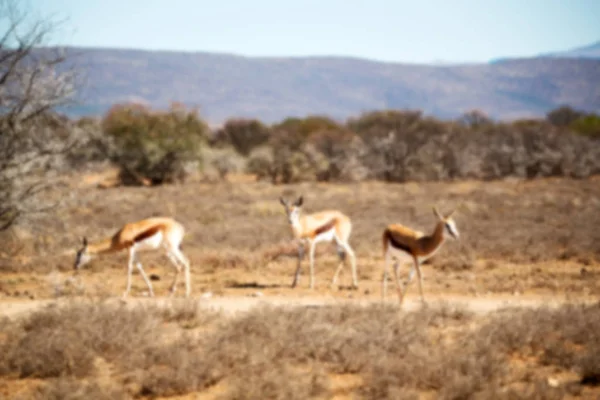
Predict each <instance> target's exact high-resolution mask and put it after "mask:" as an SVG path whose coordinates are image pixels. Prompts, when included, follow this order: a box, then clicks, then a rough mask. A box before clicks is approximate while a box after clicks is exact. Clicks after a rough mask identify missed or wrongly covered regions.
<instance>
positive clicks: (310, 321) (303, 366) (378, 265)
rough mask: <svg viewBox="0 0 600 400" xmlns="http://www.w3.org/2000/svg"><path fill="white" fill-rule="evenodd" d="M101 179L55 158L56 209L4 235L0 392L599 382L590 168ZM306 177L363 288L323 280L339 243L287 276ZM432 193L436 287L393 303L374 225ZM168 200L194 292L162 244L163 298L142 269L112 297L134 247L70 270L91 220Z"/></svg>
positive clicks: (585, 391)
mask: <svg viewBox="0 0 600 400" xmlns="http://www.w3.org/2000/svg"><path fill="white" fill-rule="evenodd" d="M102 179H103V177H101V176H97V177H94V176H89V175H88V176H85V177H81V176H78V175H73V176H70V177H68V178H65V179H64V182H63V185H57V186H56V189H55V190H54V191H53V193H52V194H51V195H52V196H54V197H55V199H56V200H60V202H61V203H60V206H59V207H58V208H57V209H56V210H55V211H54V212H53V213H51V214H40V215H39V216H35V217H34V218H33V219H30V220H29V221H30V222H29V223H27V224H23V225H21V226H20V227H18V229H16V230H14V231H13V232H11V234H6V235H5V236H4V237H3V238H2V240H3V243H4V244H5V245H4V246H3V248H2V249H1V250H0V253H3V254H0V256H2V258H1V259H0V262H1V263H2V264H0V293H1V294H0V300H1V301H2V310H3V312H2V314H3V315H4V316H5V317H4V318H5V321H4V322H2V324H1V325H0V326H2V328H1V331H0V346H1V347H2V349H0V354H3V355H4V357H3V359H2V361H0V373H1V375H2V377H1V378H0V396H7V397H15V398H44V399H46V398H57V399H58V398H61V399H62V398H73V399H74V398H110V399H115V398H132V397H133V398H162V397H169V396H175V397H177V396H181V397H180V398H286V399H292V398H294V399H295V398H298V399H301V398H355V397H356V398H425V399H429V398H457V399H458V398H486V399H487V398H502V399H504V398H506V399H513V398H544V399H545V398H580V397H582V398H597V396H600V389H599V388H598V387H597V386H596V385H598V382H599V380H600V335H598V332H600V307H599V303H598V301H599V299H600V245H599V243H600V228H599V226H600V179H598V178H590V179H583V180H572V179H539V180H531V181H523V180H506V181H494V182H481V181H463V182H456V183H419V184H416V183H407V184H386V183H377V182H364V183H356V184H348V185H345V184H317V183H303V184H296V185H281V186H277V185H271V184H268V183H262V182H253V181H251V180H248V181H246V180H245V179H243V177H237V178H235V177H234V178H232V179H230V181H229V182H222V183H216V184H215V183H206V182H202V181H200V180H197V181H190V182H188V183H186V184H183V185H167V186H161V187H151V188H123V187H115V188H107V189H99V188H97V187H96V184H97V182H98V180H102ZM300 194H303V195H304V200H305V201H304V203H305V207H304V208H305V211H306V212H311V211H317V210H321V209H325V208H337V209H340V210H342V211H344V212H345V213H347V214H348V215H349V216H350V217H351V218H352V220H353V224H354V225H353V233H352V237H351V244H352V246H353V248H354V250H355V252H356V255H357V259H358V263H357V264H358V276H359V285H360V287H359V289H358V290H350V288H349V285H350V282H351V281H350V270H349V268H346V269H345V270H344V271H343V272H342V275H341V277H340V285H341V286H340V287H339V288H330V287H329V282H330V280H331V278H332V276H333V273H334V270H335V267H336V265H337V256H336V254H335V251H334V246H333V245H326V244H321V245H320V246H319V247H318V249H317V256H316V268H315V271H316V286H317V287H316V289H315V290H313V291H311V290H309V289H308V265H307V261H305V264H304V265H305V268H304V270H303V275H302V278H301V280H300V283H299V287H297V288H295V289H291V288H290V287H289V286H290V283H291V281H292V275H293V272H294V270H295V267H296V260H295V255H296V247H295V245H293V244H292V243H291V242H290V237H291V233H290V231H289V227H288V225H287V221H286V219H285V217H284V213H283V208H282V207H281V205H280V204H279V201H278V198H279V196H284V197H288V198H293V197H296V196H298V195H300ZM433 205H437V206H438V207H439V208H440V209H441V210H442V211H449V210H451V209H453V208H455V207H458V211H457V214H456V222H457V225H458V228H459V230H460V232H461V239H460V241H456V242H455V241H452V240H448V242H447V243H446V244H445V245H444V248H443V249H442V250H441V251H440V252H439V253H438V254H437V255H436V257H435V258H434V259H432V260H431V261H430V262H428V263H427V264H425V265H424V266H423V271H424V291H425V296H426V299H427V300H428V305H427V306H426V307H425V308H421V307H420V305H419V303H418V302H417V301H416V300H417V299H418V290H417V285H416V282H413V284H412V285H411V287H410V289H409V292H408V296H407V299H408V304H407V306H408V307H407V309H406V310H404V311H400V310H399V309H398V308H397V306H396V301H397V298H396V294H395V287H394V284H393V282H392V281H390V284H389V285H388V298H387V302H386V304H381V303H380V301H379V300H380V285H381V269H382V256H381V232H382V230H383V228H384V227H385V225H386V224H388V223H390V222H400V223H404V224H407V225H409V226H413V227H415V228H417V229H420V230H422V231H430V230H431V229H432V227H433V225H434V223H435V219H434V217H433V214H432V211H431V207H432V206H433ZM165 214H166V215H172V216H174V217H175V218H177V219H178V220H180V221H181V222H182V223H183V224H184V225H185V227H186V230H187V234H186V237H185V239H184V243H183V250H184V252H185V254H186V255H187V256H188V258H189V259H190V260H191V263H192V296H193V299H191V300H187V301H186V300H183V299H174V300H168V299H166V298H164V297H165V296H166V294H167V291H168V287H169V285H170V283H171V279H172V274H173V272H174V271H173V268H172V267H171V266H170V264H169V261H168V259H167V258H166V257H164V256H163V255H160V254H151V253H147V254H143V255H142V256H141V260H142V262H143V264H144V268H145V270H146V272H147V273H148V274H149V275H152V278H153V281H152V283H153V285H154V290H155V293H156V294H157V296H158V297H161V298H160V299H147V298H146V296H147V293H146V287H145V284H144V282H143V280H142V279H141V277H140V276H139V275H137V274H136V273H135V272H134V277H133V286H132V291H131V298H130V299H129V300H128V301H127V302H125V303H122V302H120V301H118V300H117V298H118V297H119V296H120V295H121V294H122V292H123V290H124V288H125V279H126V271H125V262H126V257H125V254H117V255H108V256H105V257H103V258H98V259H96V260H94V261H93V262H92V263H91V264H90V265H88V266H87V267H86V268H85V269H84V270H82V271H81V272H80V273H79V274H78V275H76V276H74V275H73V271H72V264H73V258H74V250H75V249H76V248H77V247H78V246H79V244H80V242H81V237H82V236H84V235H85V236H87V237H88V239H90V240H92V241H93V240H96V239H100V238H103V237H104V236H108V235H111V234H112V233H114V232H115V230H116V229H117V228H118V227H119V226H120V225H121V224H123V223H125V222H128V221H133V220H136V219H141V218H145V217H148V216H155V215H165ZM407 271H408V268H407V267H405V268H404V271H403V272H404V273H405V274H406V273H407ZM182 294H183V290H182V287H180V290H179V292H178V295H179V296H181V295H182ZM211 305H212V306H213V307H211ZM253 305H257V306H256V307H253ZM317 305H318V306H317ZM508 305H510V306H514V307H512V308H504V306H508ZM525 305H528V306H530V307H524V306H525ZM25 310H27V311H28V312H24V311H25ZM246 310H247V311H246ZM21 311H23V312H21ZM228 311H237V312H228ZM242 311H246V312H242ZM480 311H485V312H480Z"/></svg>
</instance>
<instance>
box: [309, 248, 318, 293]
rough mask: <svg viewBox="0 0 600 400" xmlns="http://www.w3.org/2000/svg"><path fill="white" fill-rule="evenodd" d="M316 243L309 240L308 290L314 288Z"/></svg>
mask: <svg viewBox="0 0 600 400" xmlns="http://www.w3.org/2000/svg"><path fill="white" fill-rule="evenodd" d="M316 244H317V243H316V242H315V241H314V240H311V242H310V250H309V253H308V257H309V261H310V288H311V289H314V288H315V247H316Z"/></svg>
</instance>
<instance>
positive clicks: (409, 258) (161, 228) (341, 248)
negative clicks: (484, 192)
mask: <svg viewBox="0 0 600 400" xmlns="http://www.w3.org/2000/svg"><path fill="white" fill-rule="evenodd" d="M279 200H280V202H281V205H282V206H283V207H284V208H285V213H286V215H287V219H288V222H289V224H290V227H291V229H292V232H293V235H294V238H295V239H296V240H297V241H298V243H299V246H298V267H297V268H296V273H295V274H294V281H293V283H292V287H295V286H296V284H297V282H298V277H299V275H300V267H301V263H302V260H303V258H304V252H305V245H307V246H306V247H308V256H309V265H310V288H311V289H313V288H314V284H315V280H314V258H315V246H316V245H317V243H319V242H324V241H326V242H331V241H335V243H336V245H337V253H338V256H339V258H340V263H339V265H338V267H337V269H336V271H335V274H334V275H333V279H332V281H331V285H332V286H335V285H336V282H337V279H338V275H339V273H340V271H341V270H342V268H343V266H344V264H345V261H346V255H348V256H349V257H350V263H351V268H352V286H353V287H354V288H357V287H358V279H357V274H356V256H355V255H354V251H353V250H352V247H350V243H349V239H350V233H351V232H352V222H351V220H350V217H348V216H347V215H345V214H344V213H342V212H341V211H339V210H326V211H320V212H317V213H313V214H303V213H302V204H303V198H302V196H300V197H299V198H298V199H297V200H296V201H295V202H293V203H290V202H289V201H288V200H284V199H283V198H280V199H279ZM433 212H434V215H435V216H436V218H437V222H436V225H435V227H434V229H433V232H432V233H431V234H429V235H426V234H424V233H423V232H419V231H416V230H413V229H411V228H409V227H406V226H404V225H400V224H390V225H388V226H387V227H386V228H385V229H384V231H383V234H382V241H383V256H384V258H385V265H384V268H383V275H382V281H381V296H382V299H384V298H385V296H386V290H387V274H388V269H389V266H390V264H392V263H393V270H394V278H395V280H396V287H397V290H398V299H399V302H400V304H402V300H403V298H404V294H405V292H406V287H407V286H408V284H409V283H410V281H411V280H412V278H413V276H414V274H415V272H416V273H417V276H418V278H419V294H420V296H421V301H424V297H423V283H422V277H421V269H420V264H421V263H422V262H423V261H424V260H426V259H428V258H429V257H431V256H433V255H434V254H435V253H436V252H437V251H438V250H439V249H440V248H441V247H442V244H443V243H444V239H445V232H448V233H449V234H450V236H452V237H453V238H454V239H458V237H459V233H458V229H457V228H456V224H455V222H454V220H453V219H452V214H453V213H454V211H453V212H451V213H449V214H447V215H445V216H444V215H442V214H441V213H440V212H439V211H438V210H437V208H435V207H434V208H433ZM184 233H185V229H184V227H183V225H182V224H181V223H179V222H177V221H175V220H174V219H172V218H169V217H155V218H148V219H143V220H140V221H135V222H130V223H128V224H126V225H124V226H123V227H122V228H121V229H119V230H118V231H117V232H116V233H115V234H114V235H113V236H112V237H109V238H106V239H104V240H101V241H98V242H95V243H88V240H87V238H85V237H84V238H83V243H82V247H81V248H80V249H79V250H78V251H77V254H76V257H75V266H74V267H75V269H76V270H79V268H81V266H83V265H84V264H86V263H87V262H88V261H90V259H91V258H92V257H93V256H96V255H98V254H104V253H112V252H116V251H120V250H126V251H127V252H128V254H129V259H128V263H127V287H126V289H125V293H124V294H123V297H127V296H128V294H129V291H130V289H131V274H132V272H133V268H134V264H135V266H136V267H137V269H138V270H139V272H140V275H141V276H142V278H143V279H144V281H145V282H146V285H147V286H148V290H149V292H150V296H154V291H153V290H152V284H151V283H150V280H149V279H148V276H147V275H146V273H145V272H144V269H143V267H142V264H141V263H140V262H139V260H138V259H137V253H138V251H143V250H156V249H164V251H165V252H166V255H167V257H168V258H169V260H171V262H172V263H173V265H174V266H175V269H176V272H175V277H174V279H173V283H172V284H171V289H170V293H171V295H173V294H174V293H175V290H176V288H177V283H178V280H179V274H180V273H181V270H182V269H183V271H184V275H185V290H186V297H189V296H190V293H191V285H190V262H189V260H188V259H187V257H186V256H185V255H184V254H183V253H182V251H181V242H182V240H183V237H184ZM405 262H412V264H413V265H412V268H411V269H410V272H409V276H408V280H407V281H406V283H405V285H404V286H403V287H402V286H401V284H400V277H399V273H398V269H399V267H400V265H401V264H402V263H405Z"/></svg>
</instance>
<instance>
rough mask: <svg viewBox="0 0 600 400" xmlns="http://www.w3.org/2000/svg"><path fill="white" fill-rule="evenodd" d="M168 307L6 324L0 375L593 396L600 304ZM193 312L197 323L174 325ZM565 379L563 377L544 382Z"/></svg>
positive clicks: (124, 388)
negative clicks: (476, 308)
mask: <svg viewBox="0 0 600 400" xmlns="http://www.w3.org/2000/svg"><path fill="white" fill-rule="evenodd" d="M169 308H170V306H169V305H166V306H163V307H154V306H152V307H149V306H144V307H142V306H135V307H126V306H117V305H114V304H110V303H108V302H101V303H86V304H75V303H72V304H66V305H63V306H61V307H53V308H48V309H45V310H43V311H40V312H38V313H35V314H33V315H31V316H30V317H29V318H26V319H24V320H21V321H19V320H16V321H7V323H6V324H5V325H3V328H2V332H1V336H0V337H1V338H2V340H1V341H0V343H1V345H2V352H3V354H6V355H7V357H4V358H3V361H2V364H1V366H2V368H1V369H0V371H1V372H2V376H3V377H0V379H13V380H14V379H21V378H25V377H32V376H37V377H41V378H47V381H46V382H47V383H46V384H44V385H42V386H41V387H40V388H39V389H37V391H36V392H35V393H34V394H33V395H32V396H34V398H69V399H77V398H100V399H102V398H131V397H150V398H157V397H165V396H173V395H182V394H186V393H194V392H196V393H200V392H203V391H205V390H208V389H210V388H212V387H215V386H216V385H217V384H218V385H220V386H222V387H223V391H222V393H221V397H223V398H235V399H250V398H258V397H262V398H273V399H284V398H285V399H288V398H290V399H301V398H302V399H305V398H330V397H332V396H333V395H335V394H336V393H335V389H334V385H333V384H332V380H331V377H332V376H339V375H340V374H346V375H349V376H360V377H361V380H360V382H361V384H360V385H359V386H358V387H356V388H355V390H353V392H352V395H354V396H355V397H358V398H367V399H382V398H417V397H418V396H419V395H420V394H425V393H429V394H435V398H442V399H467V398H475V399H478V398H500V399H504V398H506V399H508V398H523V399H525V398H527V399H529V398H563V397H564V396H565V395H566V394H579V395H581V394H591V393H596V394H598V392H597V391H596V392H594V390H596V389H594V385H597V383H598V348H599V346H598V335H597V332H598V330H599V328H600V304H594V305H587V306H584V305H566V306H563V307H561V308H557V309H546V308H543V309H536V310H522V309H506V310H503V311H500V312H497V313H495V314H491V315H489V316H476V315H473V314H470V313H468V312H465V311H464V310H462V309H460V308H456V307H452V306H449V305H441V306H440V305H438V306H429V307H426V308H424V309H422V310H418V311H416V312H409V313H403V312H398V309H397V308H395V307H390V306H382V305H368V306H359V305H339V306H323V307H304V306H288V307H273V306H265V307H259V308H256V309H253V310H252V311H249V312H247V313H243V314H241V315H239V316H233V317H226V316H223V315H214V314H208V315H207V317H206V318H202V317H199V315H200V314H199V312H197V311H196V310H200V309H197V308H194V306H193V305H191V304H183V303H179V304H175V305H174V306H173V309H172V310H169ZM202 312H203V311H202ZM109 316H110V318H108V317H109ZM59 320H60V321H61V323H60V324H59V323H58V321H59ZM190 320H193V321H197V322H196V323H195V325H194V326H195V328H194V329H190V327H189V326H186V324H182V323H181V322H182V321H186V322H189V321H190ZM57 337H60V338H61V339H60V340H59V339H57ZM59 348H60V349H61V350H62V351H58V349H59ZM561 374H563V375H564V374H571V376H572V378H570V379H569V380H563V381H560V382H558V383H553V384H549V382H551V380H550V378H553V377H554V376H561ZM108 377H110V378H108Z"/></svg>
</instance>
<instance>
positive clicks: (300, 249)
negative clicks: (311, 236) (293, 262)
mask: <svg viewBox="0 0 600 400" xmlns="http://www.w3.org/2000/svg"><path fill="white" fill-rule="evenodd" d="M303 259H304V243H303V242H300V243H299V244H298V265H297V266H296V273H295V274H294V281H293V282H292V288H295V287H296V285H297V284H298V278H300V270H301V268H302V260H303Z"/></svg>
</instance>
